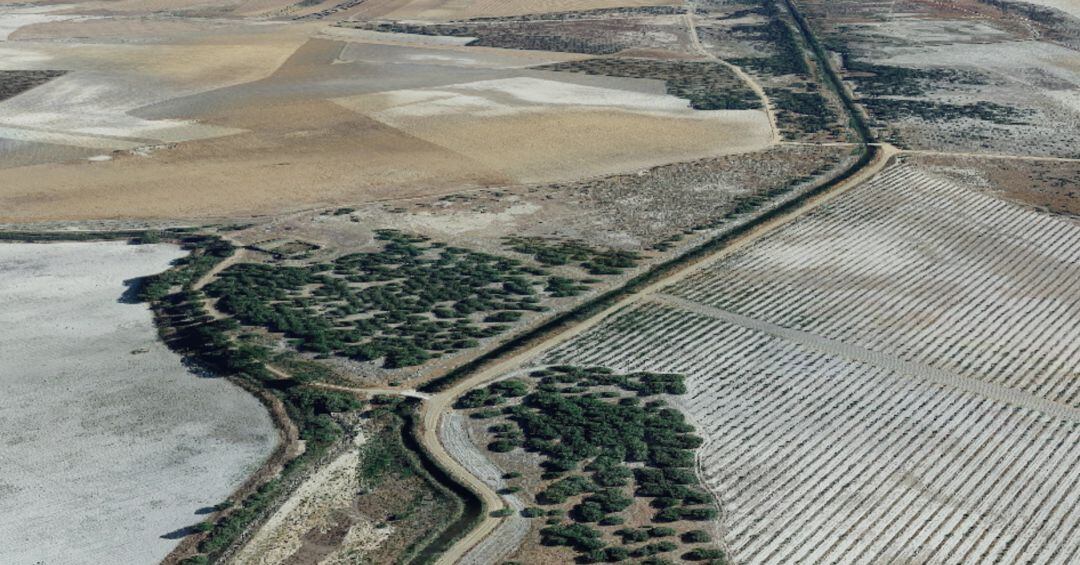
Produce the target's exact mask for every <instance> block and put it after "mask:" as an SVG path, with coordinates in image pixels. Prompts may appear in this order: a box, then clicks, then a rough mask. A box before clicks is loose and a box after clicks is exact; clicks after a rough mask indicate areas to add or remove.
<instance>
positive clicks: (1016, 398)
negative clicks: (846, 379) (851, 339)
mask: <svg viewBox="0 0 1080 565" xmlns="http://www.w3.org/2000/svg"><path fill="white" fill-rule="evenodd" d="M651 299H652V300H653V301H655V302H658V303H660V304H665V305H668V306H673V307H675V308H679V309H681V310H684V311H688V312H691V313H694V314H700V315H702V316H707V317H710V318H714V319H717V320H722V321H725V322H728V323H731V324H735V325H738V326H742V327H744V328H747V329H750V330H754V331H758V332H761V333H764V334H768V335H771V336H773V337H777V338H780V339H783V340H786V341H789V342H792V343H796V344H798V345H802V346H805V347H808V348H811V349H814V350H817V351H820V352H823V353H827V354H830V355H836V356H839V357H843V358H845V359H849V360H852V361H857V362H860V363H867V364H870V365H874V366H877V367H881V368H884V369H889V370H891V371H892V372H894V373H896V374H897V375H900V376H904V377H911V378H916V379H919V380H923V381H927V382H931V383H934V384H937V385H941V386H945V387H948V388H952V389H956V390H959V391H963V392H968V393H971V394H974V395H976V396H980V397H982V398H986V399H988V400H993V401H997V402H1002V403H1005V404H1009V405H1012V406H1018V407H1021V408H1026V409H1028V410H1033V411H1037V412H1041V413H1043V414H1046V415H1047V416H1053V417H1056V418H1061V419H1063V420H1068V421H1071V422H1080V409H1078V408H1074V407H1072V406H1068V405H1066V404H1061V403H1059V402H1054V401H1052V400H1047V399H1045V398H1042V397H1039V396H1036V395H1034V394H1030V393H1027V392H1022V391H1019V390H1016V389H1012V388H1009V387H1005V386H1001V385H997V384H993V383H988V382H984V381H980V380H977V379H974V378H971V377H965V376H962V375H958V374H956V373H953V372H951V371H947V370H944V369H939V368H937V367H933V366H931V365H926V364H923V363H919V362H917V361H905V360H903V359H900V358H899V357H896V356H894V355H891V354H888V353H883V352H880V351H874V350H872V349H866V348H864V347H861V346H858V345H853V344H850V343H846V342H843V341H838V340H835V339H830V338H827V337H824V336H821V335H818V334H815V333H811V332H807V331H803V330H796V329H793V328H788V327H784V326H781V325H777V324H774V323H772V322H766V321H763V320H759V319H757V318H752V317H749V316H744V315H742V314H736V313H734V312H731V311H728V310H723V309H721V308H717V307H715V306H709V305H707V304H701V303H699V302H694V301H692V300H687V299H685V298H681V297H678V296H673V295H670V294H663V293H656V294H654V295H653V296H651Z"/></svg>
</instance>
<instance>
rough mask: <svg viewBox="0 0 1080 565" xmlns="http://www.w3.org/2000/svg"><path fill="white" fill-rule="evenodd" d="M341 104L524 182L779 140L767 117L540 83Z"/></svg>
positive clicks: (481, 85)
mask: <svg viewBox="0 0 1080 565" xmlns="http://www.w3.org/2000/svg"><path fill="white" fill-rule="evenodd" d="M339 102H340V103H342V104H343V105H345V106H346V107H349V108H351V109H354V110H357V111H360V112H362V113H365V114H367V115H370V116H371V117H373V118H375V119H377V120H379V121H381V122H383V123H385V124H387V125H390V126H393V127H395V128H397V129H399V130H401V131H404V132H407V133H409V134H411V135H413V136H416V137H417V138H419V139H423V140H425V141H428V142H431V143H433V144H435V145H438V146H440V147H446V148H447V149H450V150H452V151H454V152H455V153H458V154H460V155H462V156H464V157H467V158H469V159H471V160H475V161H476V162H477V163H480V164H482V165H484V166H486V167H489V168H491V169H493V170H498V171H500V172H501V173H503V174H505V175H507V176H509V177H511V178H513V179H515V181H517V182H520V183H533V182H551V181H566V180H571V179H575V178H580V177H582V176H586V177H588V176H599V175H605V174H611V173H617V172H623V171H627V170H632V169H634V168H643V167H649V166H655V165H660V164H664V163H669V162H673V161H680V160H689V159H697V158H703V157H708V156H715V155H722V154H726V153H740V152H749V151H754V150H758V149H763V148H765V147H768V146H769V144H770V143H771V134H770V130H769V120H768V117H767V116H766V114H765V113H764V112H762V111H758V110H727V111H709V112H700V111H695V110H692V109H690V108H689V106H688V104H687V102H686V101H685V100H681V99H679V98H676V97H674V96H670V95H667V94H647V93H642V92H633V91H627V90H620V89H614V88H603V87H595V86H587V85H579V84H573V83H568V82H561V81H555V80H546V79H540V78H532V77H517V78H511V79H499V80H488V81H477V82H470V83H462V84H453V85H448V86H444V87H439V88H432V89H423V90H399V91H391V92H385V93H379V94H372V95H366V96H362V97H358V98H352V99H346V100H339ZM642 132H648V134H647V135H646V134H643V133H642Z"/></svg>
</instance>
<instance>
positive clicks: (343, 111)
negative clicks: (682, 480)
mask: <svg viewBox="0 0 1080 565" xmlns="http://www.w3.org/2000/svg"><path fill="white" fill-rule="evenodd" d="M140 4H145V5H146V6H147V7H148V9H149V8H151V7H152V6H153V2H146V3H140V2H122V3H109V4H108V8H107V9H105V8H102V9H103V10H105V12H104V13H110V12H111V13H113V14H114V15H113V16H102V15H100V14H101V13H102V12H97V11H95V10H97V9H98V8H97V7H96V6H95V3H87V4H85V8H81V7H80V6H83V5H82V4H76V5H74V6H72V7H69V8H65V9H63V10H61V9H59V8H55V9H48V8H40V9H36V10H35V11H34V13H33V14H25V13H23V9H22V8H19V9H16V8H3V9H2V10H0V21H10V22H11V25H12V30H11V32H10V33H9V34H7V38H6V40H5V41H3V42H2V43H0V49H3V53H4V58H3V60H2V61H0V70H2V71H5V73H7V74H5V75H3V77H6V78H3V80H4V82H5V84H6V83H7V82H11V81H12V80H14V79H12V78H11V77H15V76H29V75H27V73H31V74H33V73H39V74H40V73H42V72H51V71H57V70H63V71H67V72H66V73H65V74H63V75H62V76H57V77H55V78H52V80H50V81H48V82H46V83H44V84H40V85H38V86H36V87H35V88H33V89H32V90H30V91H27V92H26V93H25V94H24V95H20V96H13V97H11V98H7V99H6V100H4V101H2V102H0V139H4V140H6V141H5V146H6V149H9V150H8V151H5V152H4V154H3V155H0V187H3V189H2V190H0V210H3V212H0V222H4V223H18V224H29V223H35V222H55V223H62V222H71V221H89V220H121V219H122V220H126V221H132V220H142V221H146V222H169V221H173V222H175V221H180V220H187V221H202V222H206V221H211V220H218V219H222V218H233V217H236V216H244V217H251V216H252V215H255V216H263V217H265V216H271V215H274V214H281V213H287V212H299V211H303V210H310V209H313V208H319V207H330V206H346V205H349V206H355V205H357V204H362V203H366V202H372V201H388V200H402V199H409V198H417V197H426V196H432V195H444V194H450V193H454V192H460V191H468V190H478V189H486V188H496V187H506V188H513V187H518V186H523V185H530V184H538V183H539V184H544V183H550V182H572V181H579V180H582V179H586V178H596V177H601V176H608V175H613V174H625V173H631V172H635V171H638V170H641V169H647V168H650V167H655V166H660V165H664V164H668V163H672V162H681V161H688V160H695V159H704V158H710V157H716V156H718V155H725V154H743V153H749V152H757V151H761V150H765V149H768V148H769V147H771V146H773V145H774V144H775V140H774V139H773V136H772V132H771V125H770V121H769V117H768V115H767V113H766V112H765V111H763V110H762V109H761V108H756V109H755V108H753V107H750V106H749V105H746V104H743V105H740V106H739V107H732V108H731V109H716V107H715V105H706V106H704V107H702V109H695V108H696V106H692V105H691V104H690V103H689V101H688V100H687V99H686V98H685V97H680V96H679V95H678V92H681V91H678V92H676V94H674V95H673V94H671V93H669V90H670V89H669V88H668V86H667V85H666V84H665V80H664V79H663V78H662V77H663V73H661V74H660V78H657V73H655V72H653V73H649V74H647V75H643V76H640V77H639V76H637V75H633V76H629V77H624V76H608V75H598V74H589V75H586V74H574V73H566V72H556V71H550V70H544V66H545V65H551V64H558V63H564V62H567V61H574V60H578V59H585V58H589V54H588V51H589V50H588V49H586V50H585V51H581V50H580V49H576V48H572V47H573V46H572V45H570V46H563V47H559V45H554V44H552V45H548V44H543V45H537V46H533V47H529V46H524V48H525V49H529V50H523V46H522V45H518V44H516V43H514V42H513V41H509V42H506V41H492V42H491V43H490V45H487V46H483V45H480V46H467V45H465V43H467V42H468V41H467V40H466V41H465V42H462V41H457V39H459V38H457V37H432V36H429V35H423V34H411V33H379V32H377V31H370V30H364V29H354V28H353V27H354V26H353V24H356V25H358V26H359V25H360V24H364V26H366V25H367V24H369V23H371V22H369V21H368V20H349V21H343V20H345V18H350V17H353V16H356V17H360V16H358V15H356V14H354V13H353V11H354V10H353V8H348V9H342V10H340V11H338V12H334V13H333V14H332V15H331V16H328V17H326V18H321V19H320V18H316V19H304V18H303V17H301V16H302V14H301V13H300V12H296V13H294V14H293V16H295V17H300V18H301V19H298V20H297V19H291V18H285V17H283V15H279V16H274V15H272V14H274V13H275V12H274V10H275V9H276V8H274V6H271V4H275V3H273V2H264V3H259V2H256V3H240V4H237V5H230V6H226V7H222V8H221V9H222V10H223V11H229V10H235V11H236V13H252V11H255V12H258V9H257V8H258V7H257V6H256V4H260V5H262V4H264V5H265V6H263V7H265V9H266V10H267V11H266V12H263V13H262V15H260V16H258V17H254V16H251V17H227V18H222V17H218V18H198V17H181V16H180V15H178V14H184V15H185V16H186V15H190V14H198V13H200V10H203V9H209V8H207V7H206V6H205V5H204V6H202V7H201V8H200V7H196V6H191V7H190V8H188V9H190V10H193V11H192V12H184V11H183V8H182V7H177V12H174V16H173V17H144V18H139V17H134V16H133V15H132V14H134V13H136V10H137V8H136V7H137V6H138V5H140ZM426 4H427V7H426V8H425V9H432V10H439V9H440V8H438V7H437V6H434V5H433V4H434V3H430V2H429V3H426ZM566 4H568V5H571V4H573V3H572V2H566ZM583 4H591V5H593V6H595V5H596V4H598V2H592V3H589V2H584V3H583ZM633 4H634V2H631V6H630V7H625V8H624V7H618V8H617V9H615V8H609V7H603V6H595V8H590V9H595V10H600V11H601V12H603V13H607V14H608V15H607V16H605V17H604V21H610V22H611V25H612V26H614V28H618V29H617V30H616V31H613V33H617V34H622V35H625V36H628V37H630V38H631V39H633V40H634V41H633V42H632V43H627V44H626V48H630V47H637V48H640V49H643V50H644V51H643V52H639V53H638V55H640V56H651V55H649V53H652V52H653V51H656V53H657V56H659V57H661V58H663V57H665V56H667V55H666V54H674V55H678V54H679V53H685V51H686V50H687V45H690V44H691V41H690V40H689V39H688V31H687V30H688V28H687V25H686V22H685V19H684V14H682V13H681V12H678V11H677V10H675V9H673V8H671V7H669V6H659V7H649V6H644V7H642V6H637V7H635V6H634V5H633ZM305 5H306V6H305V8H304V9H303V10H301V12H304V13H308V12H307V10H308V8H310V9H311V10H314V11H323V10H327V9H330V8H331V7H330V6H328V5H323V3H315V4H312V3H305ZM335 6H336V5H335ZM355 8H359V6H355ZM398 8H400V9H403V10H404V9H406V8H407V7H406V6H404V3H402V5H401V6H397V7H396V8H395V10H396V9H398ZM81 10H85V12H81ZM128 10H130V11H128ZM605 10H606V12H605ZM390 11H391V12H393V11H394V10H390ZM465 11H468V10H465ZM481 11H484V10H481ZM54 12H56V14H54ZM312 13H313V12H312ZM560 13H578V11H571V12H560ZM582 13H584V12H582ZM5 14H6V15H5ZM493 17H494V16H493ZM5 18H6V19H5ZM570 23H573V22H568V21H567V20H564V19H561V18H558V19H553V20H548V19H544V18H541V17H534V18H533V19H531V20H529V24H530V25H533V24H535V25H538V26H542V25H555V26H560V27H565V29H561V30H560V31H559V34H561V35H559V34H554V35H552V34H548V35H545V36H544V37H555V38H556V39H558V38H562V39H558V41H569V42H571V43H572V42H573V41H575V40H574V39H573V33H572V30H571V29H570V28H571V27H573V26H570V25H569V24H570ZM577 24H580V26H584V28H583V29H585V28H588V27H589V26H592V25H593V23H592V20H591V19H589V20H581V21H577ZM577 24H575V25H577ZM372 25H374V24H372ZM455 25H456V24H455ZM476 25H483V26H488V27H491V26H495V27H499V26H503V24H502V23H499V22H498V21H496V20H490V19H489V20H486V21H485V23H483V24H476ZM516 25H517V24H512V26H511V27H513V26H516ZM364 26H360V27H364ZM620 26H622V27H620ZM635 26H638V27H635ZM642 26H644V27H642ZM369 27H370V26H369ZM376 27H377V26H376ZM623 27H625V28H626V29H625V30H623V31H618V30H621V29H622V28H623ZM654 27H655V28H656V30H657V31H655V33H654V32H652V31H648V30H651V29H653V28H654ZM646 28H647V29H646ZM641 29H646V31H647V32H648V33H646V36H648V37H651V38H653V39H654V40H649V41H641V40H639V39H638V38H639V36H641V33H640V31H641ZM664 30H668V31H664ZM400 31H405V32H408V31H414V30H411V29H408V30H400ZM526 31H528V30H526ZM538 33H539V32H538ZM650 34H651V35H650ZM541 35H542V34H541ZM526 36H527V37H539V36H540V35H528V33H526ZM118 37H123V38H124V39H123V41H121V40H118ZM515 37H516V36H515ZM73 38H77V39H73ZM447 40H449V41H447ZM556 43H557V42H556ZM619 49H620V50H621V49H623V47H622V44H620V47H619ZM710 72H711V73H712V74H713V75H715V74H716V72H714V71H710ZM12 73H14V74H12ZM20 73H21V74H20ZM18 82H19V84H24V83H25V82H26V81H25V80H22V79H18ZM709 84H711V85H713V86H715V87H716V88H717V89H719V90H725V91H726V90H731V94H730V95H729V94H726V93H725V92H715V93H713V94H711V95H710V96H713V97H715V98H716V99H722V98H724V97H727V96H732V97H735V98H740V97H742V96H744V94H745V93H744V92H743V91H744V90H745V88H746V87H745V85H744V84H742V83H741V80H740V79H738V78H733V77H724V78H723V79H722V80H719V81H717V80H712V81H711V82H709ZM2 88H3V89H4V92H7V91H8V90H12V89H13V88H14V87H8V86H5V87H2ZM20 88H22V87H20ZM12 91H13V90H12ZM297 187H304V190H297Z"/></svg>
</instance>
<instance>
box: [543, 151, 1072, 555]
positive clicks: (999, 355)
mask: <svg viewBox="0 0 1080 565" xmlns="http://www.w3.org/2000/svg"><path fill="white" fill-rule="evenodd" d="M1078 244H1080V225H1077V224H1076V223H1075V222H1073V221H1070V220H1066V219H1063V218H1059V217H1054V216H1049V215H1044V214H1040V213H1037V212H1034V211H1031V210H1028V209H1025V208H1022V207H1020V206H1017V205H1013V204H1010V203H1006V202H1002V201H1000V200H998V199H995V198H994V197H992V196H988V195H986V194H982V193H978V192H974V191H970V190H967V189H964V188H961V187H959V186H957V185H955V184H953V183H952V182H949V181H947V180H945V179H941V178H937V177H934V176H931V175H929V174H927V173H926V172H925V171H923V170H920V169H918V168H916V167H913V166H910V165H904V164H902V165H897V166H894V167H892V168H891V169H888V170H886V171H885V172H884V173H883V174H881V175H879V176H878V177H877V178H876V179H875V180H873V181H872V182H869V183H867V184H864V185H862V186H860V187H858V188H856V189H854V190H853V191H851V192H849V193H846V194H844V195H842V196H841V197H839V198H838V199H836V200H834V201H833V202H831V203H828V204H826V205H825V206H823V207H822V208H819V209H817V210H816V211H813V212H811V213H810V214H808V215H806V216H804V217H802V218H800V219H799V220H796V221H795V222H793V223H792V224H789V225H787V226H785V227H783V228H781V229H780V230H778V231H777V232H774V233H772V234H769V235H767V236H766V237H764V238H763V239H761V240H759V241H757V242H755V243H754V244H752V245H750V246H748V247H746V248H744V249H741V250H738V251H736V252H735V253H734V254H732V255H730V256H728V257H726V258H724V259H723V260H721V261H719V262H717V263H716V264H715V265H712V266H709V267H708V268H706V269H703V270H702V271H699V272H698V273H695V274H693V275H691V276H689V277H687V278H686V279H684V280H682V281H680V282H677V283H675V284H674V285H672V286H670V287H668V288H667V289H666V290H663V291H661V293H659V294H656V295H653V296H651V297H650V300H649V301H645V302H643V303H642V304H640V305H638V306H635V307H634V308H632V309H630V310H624V311H621V312H619V313H617V314H615V315H613V317H612V319H609V320H607V321H605V322H603V323H602V324H601V325H599V326H597V327H596V328H594V329H593V330H591V331H589V332H586V333H584V334H582V335H580V336H578V337H576V338H575V339H574V340H573V341H571V342H568V343H567V344H564V345H563V346H561V347H560V348H559V349H556V350H555V351H553V352H551V353H550V354H548V355H547V356H546V357H544V358H542V359H540V360H538V363H541V364H551V363H570V364H575V365H604V366H608V367H611V368H613V369H615V370H618V371H635V370H647V371H660V372H679V373H683V374H685V375H687V377H688V383H687V384H688V388H689V393H688V394H687V395H686V396H684V397H680V398H679V399H676V400H677V401H678V402H680V403H682V405H683V407H684V408H685V409H686V410H687V411H688V412H689V413H690V414H691V415H692V417H693V418H694V420H695V423H696V425H697V426H698V430H699V432H700V433H701V434H702V435H703V436H704V437H705V438H706V440H707V443H706V444H705V446H704V447H702V459H701V463H702V470H703V475H704V479H705V480H706V482H707V484H708V485H709V486H710V488H711V489H712V490H713V491H714V493H715V494H716V495H717V497H718V498H719V500H720V501H721V506H722V514H721V516H722V523H721V529H722V531H723V532H724V537H725V540H724V541H725V544H726V545H727V546H728V547H730V548H731V550H732V552H733V557H734V560H735V561H736V562H739V563H851V564H858V563H879V562H905V563H991V562H997V563H1075V562H1076V561H1077V559H1078V558H1080V536H1078V532H1080V495H1078V494H1077V493H1078V492H1080V491H1078V490H1077V487H1078V485H1080V427H1078V426H1080V392H1078V391H1080V379H1078V378H1077V377H1078V367H1080V333H1078V331H1080V330H1078V329H1077V328H1080V288H1078V285H1080V256H1078V255H1080V245H1078Z"/></svg>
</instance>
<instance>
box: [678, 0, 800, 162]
mask: <svg viewBox="0 0 1080 565" xmlns="http://www.w3.org/2000/svg"><path fill="white" fill-rule="evenodd" d="M695 17H696V12H695V10H694V5H693V4H687V8H686V28H687V31H688V35H689V36H690V44H691V45H692V46H693V47H694V50H695V51H697V52H698V53H699V54H701V56H702V57H705V58H707V59H712V60H713V61H716V62H718V63H720V64H722V65H724V66H725V67H727V68H728V69H730V70H731V72H733V73H735V76H737V77H739V78H740V79H742V81H743V82H745V83H746V84H747V86H749V87H750V90H753V91H754V94H757V96H758V98H760V99H761V106H762V108H763V109H764V110H765V115H767V116H768V117H769V130H770V132H771V135H772V143H773V145H775V144H777V143H780V128H779V127H777V125H776V115H775V114H774V113H773V109H772V106H771V105H770V104H769V97H768V96H766V95H765V89H764V88H762V87H761V85H760V84H758V82H757V81H756V80H754V77H752V76H750V75H749V74H747V73H746V71H744V70H742V68H741V67H739V66H737V65H732V64H731V63H729V62H727V61H725V60H723V59H721V58H719V57H717V56H716V55H713V54H712V53H710V52H709V51H708V50H707V49H705V46H704V45H702V44H701V38H699V37H698V32H697V23H696V21H695V19H694V18H695Z"/></svg>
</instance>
